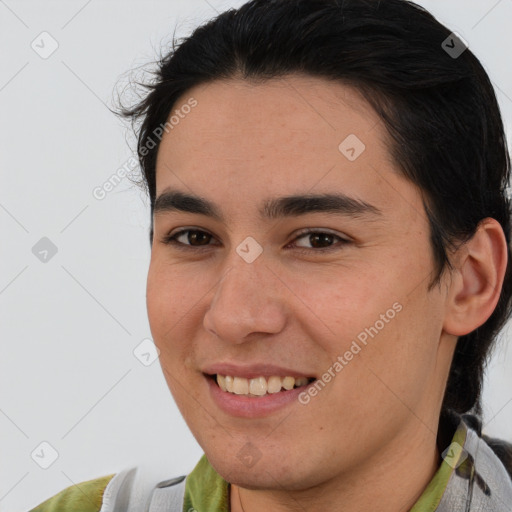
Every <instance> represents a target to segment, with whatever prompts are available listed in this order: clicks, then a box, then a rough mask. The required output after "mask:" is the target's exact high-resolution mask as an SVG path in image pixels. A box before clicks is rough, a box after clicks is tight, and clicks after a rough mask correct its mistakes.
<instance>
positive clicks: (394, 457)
mask: <svg viewBox="0 0 512 512" xmlns="http://www.w3.org/2000/svg"><path fill="white" fill-rule="evenodd" d="M440 462H441V461H440V455H439V452H438V450H437V446H436V436H435V434H433V433H432V432H431V431H429V430H428V429H427V428H426V427H425V426H424V425H421V424H420V426H419V427H418V428H417V431H416V435H415V436H414V437H411V436H410V435H409V437H408V439H404V438H402V437H401V438H397V439H395V440H394V442H393V443H390V444H389V445H388V446H386V448H385V449H383V450H381V451H380V452H378V453H375V454H374V455H373V456H372V457H369V458H368V459H367V460H366V461H365V463H364V464H363V465H361V466H360V467H359V468H358V469H354V468H352V469H351V470H349V471H345V472H343V473H340V474H338V475H335V476H334V477H333V478H332V479H330V480H329V481H326V482H323V483H322V484H321V485H318V486H315V487H309V488H305V489H303V490H299V491H297V490H288V489H283V488H281V487H280V486H279V482H276V489H272V490H267V489H265V490H253V489H245V488H241V487H238V486H236V485H231V486H230V503H231V507H230V510H231V512H255V511H257V510H272V511H273V512H303V511H304V510H329V511H330V512H361V511H366V510H373V509H374V508H375V504H376V503H378V504H379V506H378V509H379V511H380V512H396V511H397V510H410V509H411V508H412V507H413V506H414V504H415V503H416V501H417V500H418V499H419V497H420V496H421V494H422V493H423V491H424V490H425V488H426V486H427V485H428V483H429V482H430V480H432V478H433V476H434V474H435V472H436V471H437V469H438V468H439V465H440ZM397 482H399V485H397Z"/></svg>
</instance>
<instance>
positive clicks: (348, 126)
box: [156, 75, 414, 209]
mask: <svg viewBox="0 0 512 512" xmlns="http://www.w3.org/2000/svg"><path fill="white" fill-rule="evenodd" d="M191 99H193V100H194V101H195V106H194V107H193V108H192V109H188V108H187V109H184V110H183V111H182V113H181V116H179V117H180V121H179V123H178V124H175V125H174V127H173V129H172V130H169V131H168V132H166V133H164V136H163V138H162V141H161V143H160V147H159V151H158V158H157V166H156V169H157V196H158V195H159V193H161V192H162V191H163V190H164V189H168V188H174V189H178V190H181V191H183V192H192V193H194V194H196V195H200V196H203V197H212V198H214V200H215V201H216V198H217V197H221V198H223V197H224V196H225V195H226V194H227V193H229V194H231V195H232V194H233V192H234V191H235V190H236V191H237V197H235V200H236V199H237V198H238V200H239V201H240V202H239V203H238V204H237V206H238V207H240V206H243V205H249V204H251V203H252V202H253V200H254V203H255V205H257V206H258V207H259V206H260V205H261V201H262V199H263V198H265V199H267V198H269V197H276V196H278V195H284V193H285V192H286V194H287V195H290V194H304V193H305V192H306V191H309V192H318V193H324V194H325V193H329V192H331V191H333V190H337V191H339V192H343V193H345V194H347V195H350V196H351V197H357V198H361V199H363V200H365V201H366V202H369V203H372V204H375V205H377V204H378V203H379V202H380V203H381V204H382V206H383V208H382V209H385V208H386V205H385V203H386V201H387V202H389V201H390V200H392V198H393V196H395V200H396V198H397V197H396V196H397V193H398V196H401V195H403V194H401V192H400V191H398V192H397V187H398V188H400V187H406V188H407V187H409V188H410V189H412V188H414V187H413V186H412V184H411V183H410V182H406V181H405V180H404V179H403V178H402V177H401V176H400V175H399V173H398V172H397V167H396V165H395V164H394V163H393V161H392V159H391V156H390V152H389V149H388V142H387V137H388V135H387V132H386V130H385V128H384V125H383V124H382V123H381V121H380V118H379V117H378V115H377V114H376V112H375V111H374V110H373V109H372V108H371V107H370V105H369V104H368V103H367V102H366V100H364V98H363V97H362V96H361V95H360V94H359V92H358V91H357V90H356V89H354V88H353V87H351V86H348V85H344V84H341V83H340V82H334V81H328V80H325V79H321V78H316V77H310V76H301V75H289V76H286V77H281V78H278V79H271V80H266V81H263V82H255V81H247V80H243V79H231V80H225V81H214V82H210V83H207V84H202V85H200V86H197V87H194V88H192V89H190V90H188V91H187V92H186V93H185V94H184V95H183V96H182V97H181V98H180V99H179V100H178V101H177V102H176V104H175V105H174V107H173V112H172V113H171V114H177V113H179V112H180V109H182V107H183V105H186V104H187V103H190V101H191ZM185 111H186V112H187V113H186V114H184V112H185ZM397 180H398V181H399V182H400V183H398V182H397ZM407 193H409V194H411V193H412V191H411V190H409V191H408V192H407ZM409 199H411V200H413V201H414V199H413V198H412V197H411V198H409ZM242 202H243V203H244V204H242Z"/></svg>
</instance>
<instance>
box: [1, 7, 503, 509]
mask: <svg viewBox="0 0 512 512" xmlns="http://www.w3.org/2000/svg"><path fill="white" fill-rule="evenodd" d="M242 3H243V2H242V1H238V2H237V1H220V0H209V2H207V1H206V0H187V1H177V0H166V1H162V0H152V1H144V2H143V1H138V2H134V1H127V0H123V1H121V0H109V1H105V0H103V1H99V0H89V1H86V0H73V1H60V2H57V1H35V0H31V1H29V0H25V1H23V0H5V1H3V0H0V48H1V66H0V172H1V187H0V229H1V233H2V243H1V244H0V256H1V260H0V261H1V265H0V339H1V354H2V357H1V358H0V461H1V462H0V511H11V512H21V511H26V510H28V509H30V508H31V507H34V506H35V505H37V504H38V503H40V502H42V501H43V500H45V499H46V498H48V497H50V496H51V495H54V494H55V493H57V492H58V491H60V490H62V489H63V488H65V487H68V486H70V485H72V484H73V483H78V482H81V481H84V480H89V479H92V478H97V477H99V476H103V475H107V474H111V473H114V472H117V471H120V470H121V469H123V468H125V467H129V466H132V465H141V466H147V467H148V468H149V469H150V470H151V471H154V473H155V478H156V479H158V478H159V479H164V478H170V477H173V476H176V475H180V474H185V473H188V472H189V471H191V470H192V468H193V467H194V466H195V464H196V462H197V460H198V459H199V457H200V456H201V454H202V450H201V449H200V447H199V446H198V445H197V443H196V442H195V440H194V438H193V437H192V435H191V434H190V433H189V431H188V429H187V427H186V425H185V423H184V421H183V420H182V418H181V416H180V414H179V412H178V410H177V408H176V406H175V404H174V402H173V400H172V397H171V395H170V393H169V391H168V388H167V385H166V382H165V380H164V378H163V375H162V373H161V369H160V366H159V363H158V361H155V362H154V363H153V364H152V365H150V366H144V365H143V364H141V362H140V361H139V360H138V359H136V358H135V357H134V354H133V350H134V349H135V347H136V346H137V345H138V344H139V343H140V342H141V341H142V340H143V339H145V338H150V337H151V334H150V330H149V324H148V321H147V314H146V304H145V280H146V273H147V268H148V263H149V256H150V247H149V236H148V232H149V220H150V219H149V207H148V204H149V202H148V200H146V199H145V198H144V196H143V194H142V192H140V191H139V190H138V189H137V188H135V187H134V186H133V185H132V184H131V183H130V181H129V180H126V179H125V180H124V181H123V182H122V183H121V184H120V185H119V186H118V187H116V188H115V190H113V191H112V192H110V193H109V194H108V195H107V197H106V198H105V199H103V200H102V201H100V200H97V199H95V198H94V197H93V195H92V190H93V189H94V188H95V187H97V186H101V185H102V184H103V183H104V182H105V181H106V180H108V179H109V177H110V176H111V175H112V174H114V173H115V172H116V170H117V169H119V168H120V167H122V166H123V165H124V163H125V162H126V161H127V160H128V159H129V157H130V156H131V155H132V154H133V153H132V149H133V148H134V143H133V136H132V135H131V133H130V131H129V128H127V126H126V125H122V124H121V123H120V121H119V120H118V119H117V118H115V117H114V116H113V115H112V114H111V113H110V112H109V111H108V110H107V108H105V105H104V104H107V105H112V98H113V97H114V92H113V91H114V88H115V87H116V84H117V87H119V80H121V83H126V79H125V80H124V82H123V81H122V80H123V79H122V77H121V76H122V75H123V76H126V73H127V72H128V73H129V71H130V70H133V69H134V68H135V67H136V66H141V65H146V64H148V63H150V62H151V61H153V60H154V59H155V58H156V56H157V50H158V49H159V48H160V47H161V46H162V45H165V44H167V45H168V44H169V43H170V41H171V38H172V33H173V30H174V28H175V27H177V35H178V36H183V35H186V34H188V33H189V32H190V31H191V29H192V28H193V27H195V26H197V25H198V24H199V23H200V22H202V21H203V20H206V19H208V18H211V17H212V16H214V15H216V11H222V10H224V9H226V8H228V7H236V6H239V5H241V4H242ZM419 3H420V4H422V5H424V6H425V7H427V8H428V9H430V10H431V11H432V12H433V13H434V14H435V15H436V16H437V17H438V18H439V19H440V20H441V21H442V22H444V23H445V24H447V25H448V26H449V27H450V28H451V29H452V30H455V31H457V32H459V33H460V34H461V35H462V36H463V37H464V38H465V39H466V40H467V41H468V43H469V45H470V47H471V49H472V50H473V52H474V53H475V54H476V55H477V56H478V57H479V58H480V59H481V60H482V62H483V64H484V66H485V67H486V69H487V71H488V72H489V74H490V77H491V79H492V81H493V83H494V84H495V86H496V90H497V93H498V97H499V100H500V104H501V106H502V111H503V114H504V117H505V119H506V123H507V130H508V132H510V123H511V121H512V100H511V98H512V67H511V65H510V57H509V49H510V48H511V47H512V30H511V27H510V21H511V20H512V0H501V1H497V0H471V1H468V0H450V1H443V2H441V1H439V0H437V1H436V0H431V1H422V2H419ZM43 31H47V32H49V33H50V34H51V36H52V37H53V38H54V39H55V40H56V41H57V42H58V45H59V47H58V49H57V50H56V51H55V53H53V54H52V55H51V56H50V57H49V58H47V59H42V58H41V57H40V56H39V55H38V54H37V53H36V52H35V51H34V50H33V49H32V48H31V43H32V41H33V40H34V39H36V37H37V36H38V35H39V34H40V33H41V32H43ZM42 237H48V238H49V239H50V240H51V241H52V242H53V243H54V244H55V245H56V246H57V249H58V252H57V254H56V255H55V256H54V257H53V258H52V259H51V260H50V261H48V262H47V263H42V262H41V261H40V260H39V259H37V258H36V257H35V256H34V254H33V253H32V247H33V246H34V245H35V244H36V243H37V242H38V241H39V240H40V239H41V238H42ZM508 339H509V338H508V336H504V342H503V343H502V345H500V347H499V348H498V349H497V351H496V352H495V355H494V358H493V360H492V363H491V365H490V371H489V373H488V377H487V384H486V389H485V394H484V401H485V403H486V409H485V419H486V422H487V426H486V430H487V432H488V433H490V434H492V435H496V436H500V437H503V438H506V439H508V440H512V432H511V429H510V426H511V425H512V401H511V400H512V378H511V372H510V369H511V368H512V355H511V353H510V343H508ZM507 345H508V346H507ZM507 369H508V371H507ZM43 441H46V442H48V443H50V444H51V445H52V446H53V447H54V448H55V449H56V450H57V452H58V453H59V457H58V459H57V460H56V461H55V462H54V463H53V464H52V465H51V466H50V467H49V468H48V469H42V468H40V467H39V466H38V465H37V464H36V463H35V462H34V460H33V459H32V458H31V453H32V452H33V451H34V450H35V449H36V448H37V447H38V446H39V445H40V443H41V442H43ZM156 481H158V480H156Z"/></svg>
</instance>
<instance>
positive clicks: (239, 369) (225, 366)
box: [201, 363, 313, 379]
mask: <svg viewBox="0 0 512 512" xmlns="http://www.w3.org/2000/svg"><path fill="white" fill-rule="evenodd" d="M201 371H202V372H203V373H206V374H208V375H215V374H220V375H230V376H232V377H244V378H246V379H255V378H256V377H272V376H273V375H277V376H278V377H306V378H310V377H313V376H312V375H311V374H310V373H303V372H300V371H297V370H293V369H291V368H284V367H282V366H276V365H274V364H269V363H257V364H250V365H242V364H234V363H214V364H211V365H207V366H205V367H204V368H202V370H201Z"/></svg>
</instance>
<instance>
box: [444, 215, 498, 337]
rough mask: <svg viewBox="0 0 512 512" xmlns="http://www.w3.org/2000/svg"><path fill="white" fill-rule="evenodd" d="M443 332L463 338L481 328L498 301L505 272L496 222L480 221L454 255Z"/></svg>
mask: <svg viewBox="0 0 512 512" xmlns="http://www.w3.org/2000/svg"><path fill="white" fill-rule="evenodd" d="M454 262H455V268H454V271H453V276H452V280H451V283H450V285H449V292H448V295H447V303H446V315H445V320H444V324H443V330H444V331H445V332H447V333H448V334H453V335H455V336H464V335H465V334H468V333H470V332H471V331H474V330H475V329H476V328H478V327H480V326H481V325H482V324H484V323H485V322H486V321H487V319H488V318H489V317H490V316H491V314H492V312H493V311H494V308H495V307H496V304H497V303H498V300H499V298H500V293H501V288H502V285H503V279H504V276H505V270H506V268H507V240H506V238H505V234H504V232H503V228H502V227H501V225H500V223H499V222H498V221H497V220H496V219H492V218H486V219H483V220H482V221H480V223H479V225H478V228H477V231H476V233H475V234H474V235H473V237H472V238H471V239H470V240H469V241H468V242H466V243H465V244H463V245H462V246H461V247H459V249H457V251H456V252H455V257H454Z"/></svg>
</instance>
